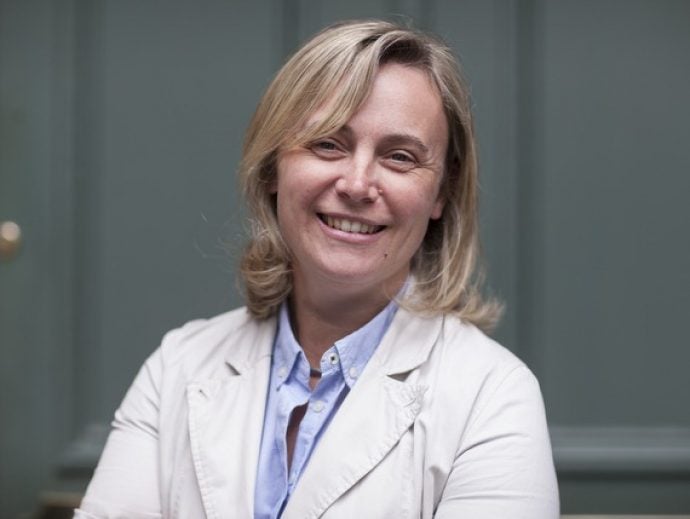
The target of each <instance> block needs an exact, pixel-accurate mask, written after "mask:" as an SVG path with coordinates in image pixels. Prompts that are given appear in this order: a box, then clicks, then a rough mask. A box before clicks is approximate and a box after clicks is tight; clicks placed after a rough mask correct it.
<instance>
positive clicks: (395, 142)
mask: <svg viewBox="0 0 690 519" xmlns="http://www.w3.org/2000/svg"><path fill="white" fill-rule="evenodd" d="M381 145H382V146H386V147H387V146H401V145H404V146H411V147H413V148H416V149H417V151H418V152H419V153H421V154H423V155H428V154H429V153H430V151H429V147H428V146H427V145H426V144H424V143H423V142H422V140H421V139H420V138H419V137H416V136H414V135H411V134H409V133H393V134H391V135H386V136H385V137H384V138H383V139H381Z"/></svg>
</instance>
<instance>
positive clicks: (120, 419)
mask: <svg viewBox="0 0 690 519" xmlns="http://www.w3.org/2000/svg"><path fill="white" fill-rule="evenodd" d="M161 377H162V361H161V350H160V349H159V350H157V351H156V352H155V353H154V354H153V355H151V357H149V359H148V360H147V361H146V363H145V364H144V365H143V367H142V368H141V370H140V371H139V373H138V375H137V377H136V378H135V380H134V383H133V384H132V386H131V387H130V388H129V390H128V392H127V394H126V396H125V398H124V400H123V402H122V404H121V405H120V408H119V409H118V410H117V411H116V412H115V419H114V421H113V423H112V430H111V432H110V435H109V436H108V441H107V442H106V445H105V449H104V450H103V453H102V455H101V459H100V461H99V463H98V467H97V468H96V471H95V473H94V476H93V478H92V480H91V483H90V484H89V486H88V489H87V491H86V495H85V496H84V499H83V500H82V503H81V506H80V508H79V509H78V510H76V511H75V515H74V517H75V518H79V519H86V518H89V519H91V518H96V517H98V518H120V517H121V518H129V519H136V518H142V519H144V518H147V519H148V518H159V517H161V503H160V492H159V480H158V478H159V474H158V467H159V463H158V455H159V454H158V413H159V404H160V391H159V389H160V383H161Z"/></svg>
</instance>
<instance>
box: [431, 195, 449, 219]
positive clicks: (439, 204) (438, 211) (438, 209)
mask: <svg viewBox="0 0 690 519" xmlns="http://www.w3.org/2000/svg"><path fill="white" fill-rule="evenodd" d="M445 206H446V198H445V197H444V196H443V195H442V194H441V193H439V194H438V197H437V198H436V201H435V202H434V207H433V208H432V209H431V216H430V218H431V219H432V220H438V219H439V218H441V215H442V214H443V208H444V207H445Z"/></svg>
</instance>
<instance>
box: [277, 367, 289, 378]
mask: <svg viewBox="0 0 690 519" xmlns="http://www.w3.org/2000/svg"><path fill="white" fill-rule="evenodd" d="M286 375H287V368H286V367H285V366H281V367H280V368H278V376H279V377H280V378H285V376H286Z"/></svg>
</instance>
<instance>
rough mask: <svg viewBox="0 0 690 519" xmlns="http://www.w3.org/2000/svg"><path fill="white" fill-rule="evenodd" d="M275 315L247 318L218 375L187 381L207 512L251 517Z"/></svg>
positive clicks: (194, 452)
mask: <svg viewBox="0 0 690 519" xmlns="http://www.w3.org/2000/svg"><path fill="white" fill-rule="evenodd" d="M274 334H275V320H269V321H266V322H262V323H259V324H258V325H257V324H255V323H251V322H249V323H247V324H246V325H245V326H244V328H243V329H241V330H240V331H239V333H236V334H233V336H232V341H233V342H232V344H228V345H227V349H228V353H227V355H226V362H227V366H225V370H224V372H223V373H222V374H221V375H220V376H219V377H217V378H216V377H214V378H209V379H205V380H200V381H196V382H193V383H190V384H189V385H188V386H187V402H188V406H189V438H190V444H191V451H192V458H193V461H194V470H195V472H196V476H197V480H198V483H199V489H200V491H201V496H202V501H203V505H204V509H205V511H206V516H207V517H208V518H219V517H251V516H253V514H254V482H255V480H256V466H257V462H258V458H259V449H260V442H261V434H262V429H263V420H264V408H265V399H266V391H267V388H268V380H269V374H270V364H271V349H272V344H273V337H274Z"/></svg>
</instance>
